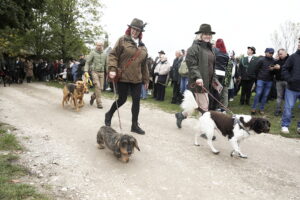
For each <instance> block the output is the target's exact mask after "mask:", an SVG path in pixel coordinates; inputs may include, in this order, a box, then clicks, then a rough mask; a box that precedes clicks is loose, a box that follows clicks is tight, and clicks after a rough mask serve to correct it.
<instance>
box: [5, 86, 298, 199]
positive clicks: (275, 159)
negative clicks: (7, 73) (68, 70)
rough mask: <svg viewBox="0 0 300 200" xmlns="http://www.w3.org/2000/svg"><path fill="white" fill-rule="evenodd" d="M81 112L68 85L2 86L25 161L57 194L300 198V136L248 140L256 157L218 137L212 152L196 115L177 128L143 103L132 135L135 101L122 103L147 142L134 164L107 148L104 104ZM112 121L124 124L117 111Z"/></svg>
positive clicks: (126, 127) (124, 115)
mask: <svg viewBox="0 0 300 200" xmlns="http://www.w3.org/2000/svg"><path fill="white" fill-rule="evenodd" d="M89 97H90V95H87V96H85V98H84V99H85V102H86V105H85V107H83V108H82V109H81V110H80V111H79V112H76V111H74V110H73V109H72V108H71V107H70V106H67V107H66V108H65V109H63V108H62V106H61V99H62V90H61V89H57V88H52V87H47V86H45V85H42V84H37V83H32V84H23V85H12V86H11V87H6V88H4V87H3V86H0V121H2V122H6V123H9V124H12V125H14V126H16V127H17V128H18V129H19V130H18V132H17V133H18V136H19V138H20V139H21V140H22V143H23V144H24V145H25V146H26V148H27V151H25V152H24V153H23V154H22V155H21V157H22V159H21V162H22V163H23V164H25V165H26V166H28V168H29V169H30V170H31V171H32V172H33V173H34V174H36V175H37V176H38V181H36V180H32V181H33V182H34V183H32V184H41V185H43V186H45V185H47V186H48V187H51V188H52V190H53V191H54V192H55V193H56V194H57V197H56V198H57V199H89V200H96V199H97V200H98V199H99V200H100V199H101V200H102V199H110V200H112V199H118V200H121V199H133V200H137V199H141V200H150V199H155V200H156V199H157V200H160V199H164V200H168V199H172V200H174V199H185V200H186V199H191V200H194V199H213V200H216V199H222V200H223V199H230V200H235V199H237V200H240V199H272V200H274V199H278V200H279V199H280V200H282V199H300V142H299V140H295V139H287V138H283V137H280V136H274V135H270V134H262V135H256V136H251V137H250V138H249V139H247V140H246V141H244V143H242V150H243V152H244V153H245V154H247V155H248V157H249V158H248V159H240V158H231V157H230V156H229V154H230V151H231V148H230V145H229V143H228V142H227V141H226V139H225V138H223V137H222V136H220V135H218V136H217V141H216V142H215V143H216V144H215V147H216V148H217V149H219V150H220V151H221V153H220V154H219V155H214V154H212V153H211V151H210V149H209V147H208V146H207V145H206V143H205V140H201V145H200V146H199V147H196V146H194V145H193V138H194V130H193V128H192V125H193V123H195V120H194V119H189V120H186V121H184V123H183V128H182V129H181V130H179V129H177V127H176V125H175V118H174V114H169V113H165V112H163V111H160V110H156V109H152V108H150V107H145V106H142V107H141V113H140V124H141V127H142V128H143V129H145V131H146V135H144V136H141V135H137V134H134V133H130V132H129V131H130V126H131V113H130V109H131V103H129V102H127V103H126V104H125V105H124V106H123V107H122V108H121V111H120V112H121V117H122V123H123V130H124V132H125V133H130V134H133V135H134V136H135V137H136V138H137V140H138V142H139V146H140V148H141V151H140V152H138V151H135V153H134V154H133V156H132V158H131V160H130V162H129V163H127V164H124V163H121V162H120V161H118V160H117V159H116V158H115V157H114V156H113V154H112V152H110V151H108V150H107V149H105V150H99V149H97V146H96V133H97V131H98V129H99V128H100V126H102V125H103V122H104V113H105V112H106V111H107V110H108V108H109V106H110V105H111V103H112V100H108V99H104V103H103V105H104V109H102V110H100V109H97V108H96V107H95V105H94V106H93V107H92V106H90V105H89V104H88V102H89ZM112 127H113V128H115V129H116V130H118V120H117V115H115V116H114V118H113V122H112Z"/></svg>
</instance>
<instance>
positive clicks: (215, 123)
mask: <svg viewBox="0 0 300 200" xmlns="http://www.w3.org/2000/svg"><path fill="white" fill-rule="evenodd" d="M181 107H182V108H183V110H184V112H187V113H192V112H193V111H194V110H195V109H198V110H200V112H201V113H202V116H201V117H200V118H199V121H198V124H197V126H196V130H198V132H197V133H196V134H195V145H196V146H199V143H198V138H199V136H200V135H201V134H205V135H206V137H207V144H208V145H209V146H210V148H211V150H212V152H213V153H215V154H218V153H219V151H218V150H217V149H215V148H214V146H213V144H212V139H213V136H214V134H215V130H216V131H218V132H221V134H222V135H223V136H225V137H228V140H229V142H230V144H231V146H232V148H233V151H232V152H231V154H230V155H231V156H233V155H235V154H236V155H238V156H240V157H242V158H247V155H245V154H243V153H242V152H241V149H240V146H239V144H240V141H242V140H243V139H245V138H247V137H248V136H250V134H260V133H268V132H269V131H270V126H271V124H270V122H269V121H268V120H267V119H265V118H256V117H252V116H251V115H235V116H233V117H231V116H228V115H226V114H224V113H220V112H216V111H208V112H205V111H203V110H202V109H201V108H198V105H197V102H196V101H195V98H194V95H193V93H192V92H191V91H189V90H186V91H185V93H184V100H183V103H182V104H181Z"/></svg>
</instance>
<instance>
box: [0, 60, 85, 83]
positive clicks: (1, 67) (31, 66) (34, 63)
mask: <svg viewBox="0 0 300 200" xmlns="http://www.w3.org/2000/svg"><path fill="white" fill-rule="evenodd" d="M84 65H85V59H84V55H82V56H80V57H79V58H78V59H77V60H76V59H70V61H69V62H68V63H65V62H64V61H63V59H61V60H55V61H52V62H51V61H47V60H44V59H39V60H34V59H32V58H30V57H16V58H14V57H6V58H3V59H0V74H1V77H2V76H3V77H4V76H7V77H9V79H8V80H7V81H10V82H9V83H10V84H13V83H15V84H22V83H23V82H24V81H27V83H30V82H32V81H33V80H36V81H53V80H63V81H76V80H79V79H81V77H82V74H83V67H84ZM1 81H4V80H3V79H2V80H1Z"/></svg>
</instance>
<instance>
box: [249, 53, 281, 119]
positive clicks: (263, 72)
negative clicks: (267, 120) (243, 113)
mask: <svg viewBox="0 0 300 200" xmlns="http://www.w3.org/2000/svg"><path fill="white" fill-rule="evenodd" d="M265 55H266V56H265V57H262V58H261V59H260V60H259V61H258V64H257V71H256V74H257V82H256V95H255V98H254V103H253V105H252V110H251V114H252V115H255V114H256V109H257V105H258V104H259V102H260V108H259V113H260V114H262V115H263V114H264V108H265V104H266V102H267V98H268V95H269V93H270V90H271V87H272V84H273V79H274V72H273V70H274V63H275V60H274V58H273V55H274V49H273V48H266V50H265Z"/></svg>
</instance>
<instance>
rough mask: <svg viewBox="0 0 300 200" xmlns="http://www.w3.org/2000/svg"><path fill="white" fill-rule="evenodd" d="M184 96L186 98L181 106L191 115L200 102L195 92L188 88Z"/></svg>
mask: <svg viewBox="0 0 300 200" xmlns="http://www.w3.org/2000/svg"><path fill="white" fill-rule="evenodd" d="M183 96H184V99H183V101H182V103H181V105H180V106H181V108H182V109H183V111H184V112H187V113H188V114H189V115H190V114H192V113H193V112H194V111H195V109H198V104H197V102H196V100H195V97H194V94H193V93H192V92H191V91H190V90H186V91H185V92H184V94H183Z"/></svg>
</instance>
